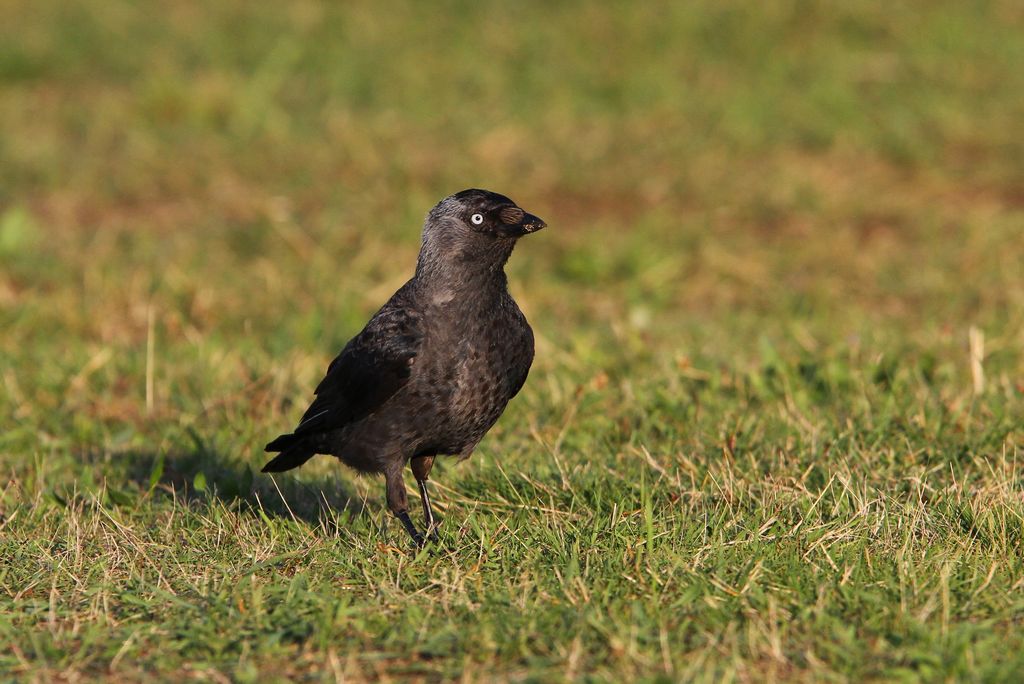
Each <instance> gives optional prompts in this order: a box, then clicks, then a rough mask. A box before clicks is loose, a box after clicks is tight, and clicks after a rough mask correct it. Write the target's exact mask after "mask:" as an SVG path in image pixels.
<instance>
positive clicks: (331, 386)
mask: <svg viewBox="0 0 1024 684" xmlns="http://www.w3.org/2000/svg"><path fill="white" fill-rule="evenodd" d="M546 225H547V224H546V223H545V222H544V221H543V220H541V219H540V218H538V217H537V216H535V215H533V214H530V213H528V212H526V211H524V210H523V209H522V208H520V207H519V206H518V205H517V204H516V203H515V202H513V201H512V200H510V199H509V198H508V197H506V196H504V195H500V194H498V193H495V192H491V191H488V190H480V189H476V188H471V189H468V190H463V191H461V192H457V193H455V194H453V195H451V196H449V197H446V198H444V199H442V200H441V201H440V202H438V203H437V205H435V206H434V207H433V208H432V209H431V210H430V211H429V212H428V214H427V216H426V219H425V220H424V223H423V237H422V243H421V246H420V251H419V257H418V258H417V261H416V270H415V273H414V275H413V276H412V278H410V279H409V280H408V281H407V282H406V283H405V284H404V285H402V287H400V288H399V289H398V291H397V292H395V294H394V295H392V296H391V298H390V299H389V300H388V301H387V302H386V303H385V304H384V306H383V307H381V309H380V310H379V311H377V313H376V314H374V315H373V317H372V318H371V319H370V321H369V322H368V323H367V324H366V326H365V327H364V328H363V330H362V331H361V332H360V333H359V334H357V335H356V336H355V337H353V338H352V339H351V340H350V341H349V342H348V343H347V344H346V345H345V347H344V348H343V349H342V350H341V353H340V354H338V356H337V358H335V359H334V360H333V361H332V362H331V363H330V365H329V366H328V368H327V373H326V375H325V376H324V378H323V380H321V381H320V383H319V385H318V386H317V387H316V390H315V391H314V395H315V398H314V399H313V401H312V403H311V404H310V405H309V408H308V409H306V412H305V413H304V414H303V416H302V418H301V420H300V421H299V423H298V425H297V426H296V428H295V429H294V430H293V431H292V432H290V433H287V434H283V435H281V436H279V437H277V438H276V439H274V440H273V441H271V442H270V443H269V444H267V445H266V447H265V450H266V451H267V452H276V453H277V456H275V457H274V458H273V459H272V460H271V461H270V462H268V463H267V464H266V465H265V466H264V467H263V472H264V473H277V472H282V471H286V470H291V469H292V468H296V467H298V466H300V465H302V464H303V463H305V462H306V461H308V460H309V459H310V458H312V457H313V456H314V455H316V454H324V455H332V456H336V457H337V458H338V459H340V460H341V461H342V462H343V463H345V464H346V465H348V466H350V467H352V468H354V469H355V470H357V471H360V472H363V473H375V474H382V475H383V476H384V484H385V492H386V498H387V505H388V508H389V509H390V511H391V513H392V514H394V516H395V517H396V518H398V520H399V521H401V523H402V525H403V527H404V528H405V530H406V531H407V532H408V533H409V535H410V536H411V537H412V540H413V542H414V543H415V544H416V546H418V547H422V546H424V544H425V540H426V539H431V540H433V539H436V521H435V519H434V515H433V512H432V509H431V505H430V496H429V494H428V492H427V480H428V478H429V475H430V470H431V468H432V467H433V465H434V460H435V458H437V457H438V456H456V457H458V458H459V460H460V461H461V460H464V459H467V458H469V456H470V455H471V454H472V452H473V450H474V449H475V448H476V446H477V444H479V442H480V440H481V439H482V438H483V436H484V435H485V434H486V433H487V431H488V430H490V428H491V427H492V426H493V425H494V424H495V422H497V420H498V418H499V417H500V416H501V414H502V413H503V412H504V410H505V407H506V405H507V404H508V402H509V401H510V400H511V399H512V398H513V397H514V396H515V395H516V394H518V393H519V390H520V389H521V388H522V387H523V384H524V383H525V382H526V377H527V375H528V373H529V371H530V366H531V365H532V363H533V357H534V336H533V330H532V328H531V327H530V324H529V323H528V322H527V321H526V317H525V316H524V315H523V312H522V311H521V310H520V308H519V306H518V305H517V304H516V302H515V300H514V299H513V298H512V296H511V295H510V294H509V291H508V279H507V277H506V275H505V270H504V266H505V263H506V262H507V261H508V258H509V256H510V255H511V254H512V250H513V248H514V247H515V245H516V242H517V241H518V240H519V238H521V237H523V236H525V235H528V234H530V233H535V232H537V231H538V230H541V229H542V228H544V227H546ZM406 464H408V465H409V466H410V468H411V470H412V473H413V476H414V477H415V479H416V482H417V485H418V487H419V492H420V500H421V503H422V506H423V515H424V518H425V524H426V533H427V537H424V535H423V534H421V533H420V532H419V530H417V528H416V526H415V525H414V524H413V522H412V519H411V518H410V517H409V502H408V498H407V496H406V491H405V484H404V481H403V479H402V473H403V471H404V469H405V466H406Z"/></svg>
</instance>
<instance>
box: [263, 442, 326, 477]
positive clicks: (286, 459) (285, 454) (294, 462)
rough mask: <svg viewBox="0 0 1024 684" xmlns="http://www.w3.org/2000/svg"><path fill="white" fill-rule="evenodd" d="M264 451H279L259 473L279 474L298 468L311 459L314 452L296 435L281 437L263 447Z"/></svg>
mask: <svg viewBox="0 0 1024 684" xmlns="http://www.w3.org/2000/svg"><path fill="white" fill-rule="evenodd" d="M265 451H280V452H281V453H279V454H278V455H277V456H275V457H274V458H273V459H272V460H271V461H270V462H269V463H267V464H266V465H265V466H263V470H262V471H261V472H264V473H280V472H282V471H284V470H291V469H292V468H298V467H299V466H300V465H302V464H303V463H305V462H306V461H308V460H309V459H311V458H313V456H314V454H316V451H315V450H314V449H313V448H312V447H310V446H309V445H307V444H306V443H305V440H303V439H302V437H299V436H298V435H281V436H280V437H278V438H277V439H275V440H274V441H272V442H271V443H270V444H268V445H267V446H266V447H265Z"/></svg>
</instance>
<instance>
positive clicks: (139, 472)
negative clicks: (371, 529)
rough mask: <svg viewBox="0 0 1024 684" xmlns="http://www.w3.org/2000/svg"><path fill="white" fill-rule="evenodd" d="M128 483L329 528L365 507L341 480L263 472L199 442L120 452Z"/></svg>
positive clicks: (189, 500)
mask: <svg viewBox="0 0 1024 684" xmlns="http://www.w3.org/2000/svg"><path fill="white" fill-rule="evenodd" d="M118 458H119V459H123V460H124V462H125V463H126V465H127V472H126V475H127V479H128V480H129V481H131V482H134V483H136V484H137V485H139V486H140V487H141V488H142V489H147V490H150V491H153V492H161V491H163V492H165V493H166V494H167V495H169V496H173V497H174V498H176V499H179V500H184V501H185V502H187V503H191V502H200V501H209V500H210V499H218V500H220V501H223V502H224V503H226V504H228V505H229V506H232V507H237V508H238V509H239V510H243V511H248V512H251V513H252V514H254V515H259V513H260V511H262V512H263V513H264V514H266V515H267V516H270V517H279V518H295V519H299V520H303V521H306V522H308V523H311V524H323V525H326V526H328V528H330V527H333V526H334V525H336V524H337V522H338V521H339V514H341V513H346V514H347V517H349V518H350V517H353V516H357V515H361V514H362V513H363V511H364V509H365V507H366V503H365V501H364V500H363V499H361V498H359V497H358V496H357V495H356V494H355V492H353V491H352V490H351V489H350V488H348V487H346V486H344V485H342V484H341V483H340V482H339V480H338V479H337V478H333V477H320V478H317V479H313V480H306V481H303V480H298V479H296V478H295V477H292V476H290V475H285V476H283V477H282V475H281V474H275V475H274V477H271V476H270V475H269V474H265V473H260V472H258V471H256V470H254V469H253V468H252V467H251V466H250V465H249V464H247V463H241V462H239V461H237V460H235V459H231V458H226V457H225V456H223V455H222V454H219V453H217V452H216V451H212V450H210V449H208V448H207V447H206V446H205V445H204V444H203V443H202V442H201V441H200V440H198V439H197V440H196V445H195V448H194V449H179V450H176V451H174V450H172V451H169V452H166V453H156V452H145V451H130V452H125V453H123V454H121V455H120V456H119V457H118Z"/></svg>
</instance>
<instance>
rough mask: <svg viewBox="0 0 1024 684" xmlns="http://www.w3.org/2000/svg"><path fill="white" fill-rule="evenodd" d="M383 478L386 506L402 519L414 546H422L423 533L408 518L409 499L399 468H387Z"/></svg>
mask: <svg viewBox="0 0 1024 684" xmlns="http://www.w3.org/2000/svg"><path fill="white" fill-rule="evenodd" d="M384 479H385V484H386V486H387V496H388V508H390V509H391V512H392V513H394V514H395V517H396V518H398V519H399V520H401V521H402V525H403V526H404V527H405V531H406V532H408V533H409V536H410V537H412V540H413V541H414V542H415V543H416V546H419V547H422V546H423V543H424V542H423V535H422V534H420V533H419V532H418V531H417V530H416V526H415V525H413V524H412V520H410V519H409V499H408V498H407V497H406V496H405V482H403V481H402V471H401V469H395V470H388V471H387V472H385V473H384Z"/></svg>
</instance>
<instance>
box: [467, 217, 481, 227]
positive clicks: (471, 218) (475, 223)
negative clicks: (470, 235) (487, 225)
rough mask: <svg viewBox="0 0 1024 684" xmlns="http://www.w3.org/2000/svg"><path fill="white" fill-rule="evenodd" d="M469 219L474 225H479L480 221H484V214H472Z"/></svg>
mask: <svg viewBox="0 0 1024 684" xmlns="http://www.w3.org/2000/svg"><path fill="white" fill-rule="evenodd" d="M469 220H470V221H472V222H473V225H474V226H479V225H480V224H481V223H483V222H484V215H483V214H473V215H472V216H470V217H469Z"/></svg>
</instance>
